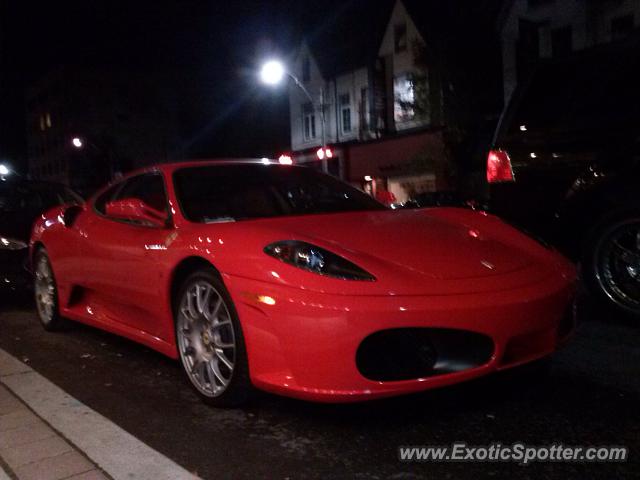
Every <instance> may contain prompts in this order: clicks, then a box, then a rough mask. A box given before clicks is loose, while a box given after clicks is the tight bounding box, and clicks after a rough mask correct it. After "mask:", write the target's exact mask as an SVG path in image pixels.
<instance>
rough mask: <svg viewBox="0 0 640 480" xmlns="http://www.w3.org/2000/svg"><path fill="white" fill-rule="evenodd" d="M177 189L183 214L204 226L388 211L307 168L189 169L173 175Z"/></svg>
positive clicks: (212, 167)
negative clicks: (264, 219)
mask: <svg viewBox="0 0 640 480" xmlns="http://www.w3.org/2000/svg"><path fill="white" fill-rule="evenodd" d="M174 185H175V190H176V195H177V197H178V202H179V204H180V207H181V209H182V213H183V215H184V216H185V217H186V218H187V219H188V220H190V221H192V222H200V223H212V222H222V221H234V220H243V219H251V218H264V217H279V216H285V215H304V214H315V213H333V212H349V211H358V210H384V209H385V208H386V207H384V206H383V205H382V204H380V203H378V202H377V201H375V200H374V199H373V198H371V197H369V196H368V195H367V194H365V193H364V192H361V191H360V190H357V189H355V188H353V187H351V186H349V185H347V184H345V183H342V182H340V181H338V180H336V179H335V178H333V177H330V176H328V175H324V174H322V173H319V172H317V171H315V170H312V169H310V168H304V167H290V166H279V165H253V164H250V165H248V164H242V165H220V166H205V167H190V168H183V169H181V170H178V171H177V172H175V173H174Z"/></svg>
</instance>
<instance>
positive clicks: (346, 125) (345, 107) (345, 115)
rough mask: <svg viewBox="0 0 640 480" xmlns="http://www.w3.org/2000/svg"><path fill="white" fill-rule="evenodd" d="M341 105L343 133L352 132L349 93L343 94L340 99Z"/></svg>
mask: <svg viewBox="0 0 640 480" xmlns="http://www.w3.org/2000/svg"><path fill="white" fill-rule="evenodd" d="M338 101H339V103H340V118H341V119H342V132H343V133H349V132H350V131H351V98H350V96H349V94H348V93H343V94H342V95H340V97H339V98H338Z"/></svg>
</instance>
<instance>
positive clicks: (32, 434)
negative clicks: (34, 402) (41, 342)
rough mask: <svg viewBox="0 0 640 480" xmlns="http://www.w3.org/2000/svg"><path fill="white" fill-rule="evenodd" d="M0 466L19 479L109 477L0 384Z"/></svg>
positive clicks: (8, 474) (91, 478)
mask: <svg viewBox="0 0 640 480" xmlns="http://www.w3.org/2000/svg"><path fill="white" fill-rule="evenodd" d="M0 469H3V470H5V477H3V476H2V473H0V479H4V478H12V477H13V478H18V479H19V480H31V479H33V480H45V479H51V480H58V479H70V480H71V479H73V480H103V479H107V478H110V477H108V476H106V475H105V474H104V473H102V472H101V471H100V470H99V469H98V468H97V466H96V465H95V464H94V463H93V462H91V461H90V460H89V459H88V458H87V457H85V456H84V455H83V454H82V453H81V452H80V451H78V449H77V448H74V447H73V446H72V445H71V444H69V442H67V441H66V440H65V439H64V438H63V437H62V436H61V435H60V434H59V433H57V432H56V431H55V430H53V429H52V428H51V427H50V426H49V425H48V424H47V423H46V422H44V421H43V420H42V419H41V418H40V417H38V416H37V415H36V414H34V413H33V412H32V411H31V410H29V408H28V407H27V406H26V405H25V404H24V403H23V402H21V401H20V400H19V399H18V398H17V397H16V396H15V395H13V394H12V393H11V392H9V390H8V389H7V388H6V387H4V385H0Z"/></svg>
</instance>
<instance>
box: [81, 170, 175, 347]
mask: <svg viewBox="0 0 640 480" xmlns="http://www.w3.org/2000/svg"><path fill="white" fill-rule="evenodd" d="M122 199H137V200H142V201H143V202H144V203H145V204H147V205H148V206H150V207H152V208H154V209H155V210H157V211H159V212H165V213H166V214H167V222H166V223H167V225H166V227H157V226H150V225H148V224H145V223H144V222H139V221H134V220H122V219H116V218H111V217H109V215H108V214H107V213H106V208H105V206H106V204H107V203H108V202H109V201H114V200H122ZM93 207H94V208H93V212H92V213H93V214H92V215H90V218H89V220H88V222H87V223H86V224H85V225H84V226H83V228H84V235H85V243H84V245H85V247H84V248H85V252H84V257H85V258H86V260H87V269H89V270H90V272H91V273H90V274H88V275H87V277H86V279H85V281H86V285H87V287H88V288H89V289H90V291H91V292H92V297H93V301H94V302H97V303H99V306H100V307H101V308H102V309H103V310H104V311H106V312H107V313H108V315H109V320H110V321H114V322H118V323H123V324H125V325H127V326H129V327H132V328H135V329H138V330H142V331H144V332H147V333H149V334H152V335H154V336H155V335H157V334H158V333H159V332H160V328H159V325H157V324H156V323H155V322H154V319H155V318H159V317H160V314H161V313H162V310H163V305H164V302H163V300H164V294H165V292H164V290H163V286H164V285H165V283H166V282H165V278H164V271H163V268H162V264H163V262H162V257H163V253H164V251H165V250H166V246H165V245H166V241H167V239H168V237H169V236H170V235H171V234H172V232H173V226H172V222H171V218H170V215H169V213H168V211H169V210H168V201H167V194H166V188H165V183H164V178H163V176H162V174H161V173H145V174H142V175H138V176H135V177H131V178H130V179H128V180H125V181H124V182H123V183H122V184H121V185H118V186H116V187H114V188H113V189H111V191H107V192H106V195H103V196H101V197H98V199H97V200H96V202H95V204H94V206H93Z"/></svg>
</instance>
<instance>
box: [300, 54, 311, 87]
mask: <svg viewBox="0 0 640 480" xmlns="http://www.w3.org/2000/svg"><path fill="white" fill-rule="evenodd" d="M309 80H311V61H310V60H309V57H305V59H304V60H302V81H303V82H308V81H309Z"/></svg>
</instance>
